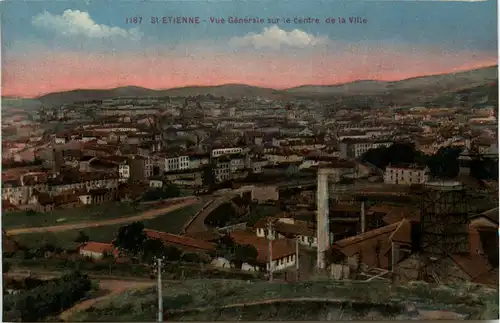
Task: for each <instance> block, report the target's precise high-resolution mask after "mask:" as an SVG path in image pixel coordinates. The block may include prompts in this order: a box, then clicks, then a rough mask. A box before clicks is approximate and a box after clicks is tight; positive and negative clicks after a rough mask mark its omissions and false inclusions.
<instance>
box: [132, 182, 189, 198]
mask: <svg viewBox="0 0 500 323" xmlns="http://www.w3.org/2000/svg"><path fill="white" fill-rule="evenodd" d="M179 196H181V190H180V189H179V188H178V187H177V186H175V185H173V184H166V185H163V187H161V188H154V189H150V190H148V191H147V192H146V193H144V195H143V197H142V199H143V200H144V201H156V200H162V199H168V198H173V197H179Z"/></svg>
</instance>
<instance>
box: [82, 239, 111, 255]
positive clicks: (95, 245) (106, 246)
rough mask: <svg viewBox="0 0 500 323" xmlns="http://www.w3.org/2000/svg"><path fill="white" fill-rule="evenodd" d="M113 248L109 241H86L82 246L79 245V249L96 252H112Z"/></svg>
mask: <svg viewBox="0 0 500 323" xmlns="http://www.w3.org/2000/svg"><path fill="white" fill-rule="evenodd" d="M114 250H115V246H113V245H112V244H111V243H102V242H93V241H90V242H87V243H85V244H84V245H83V246H81V247H80V251H90V252H96V253H113V251H114Z"/></svg>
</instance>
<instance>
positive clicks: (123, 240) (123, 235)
mask: <svg viewBox="0 0 500 323" xmlns="http://www.w3.org/2000/svg"><path fill="white" fill-rule="evenodd" d="M145 240H146V234H145V233H144V225H143V224H142V223H141V222H134V223H131V224H129V225H126V226H123V227H121V228H120V229H119V230H118V235H117V236H116V239H115V240H114V241H113V244H114V246H115V247H117V248H119V249H122V250H125V251H128V252H130V253H132V254H137V253H138V252H140V251H141V250H142V246H143V243H144V241H145Z"/></svg>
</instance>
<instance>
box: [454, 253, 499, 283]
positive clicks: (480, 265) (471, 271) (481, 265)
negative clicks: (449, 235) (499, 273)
mask: <svg viewBox="0 0 500 323" xmlns="http://www.w3.org/2000/svg"><path fill="white" fill-rule="evenodd" d="M451 259H452V260H453V261H454V262H455V263H456V264H457V265H458V266H459V267H460V268H461V269H462V270H463V271H464V272H465V273H466V274H467V275H469V277H470V278H471V279H472V280H475V279H479V278H480V277H481V276H483V275H485V274H487V273H488V272H490V271H491V270H493V268H492V266H491V265H490V263H489V262H488V259H487V258H486V257H484V256H480V255H452V256H451ZM483 278H484V277H483Z"/></svg>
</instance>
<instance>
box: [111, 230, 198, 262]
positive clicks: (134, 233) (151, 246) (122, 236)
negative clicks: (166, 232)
mask: <svg viewBox="0 0 500 323" xmlns="http://www.w3.org/2000/svg"><path fill="white" fill-rule="evenodd" d="M113 244H114V246H115V247H117V248H119V249H120V250H121V251H122V252H125V253H126V254H128V255H130V256H139V257H140V258H141V259H142V261H144V262H152V261H153V259H154V258H155V257H165V258H166V259H167V260H168V261H185V262H201V261H202V259H201V258H200V257H199V256H198V255H197V254H195V253H183V252H182V251H181V250H180V249H179V248H176V247H175V246H168V245H165V244H164V243H163V242H162V241H160V240H158V239H150V238H148V237H147V235H146V234H145V233H144V224H142V223H141V222H133V223H131V224H129V225H126V226H123V227H121V228H120V229H119V230H118V235H117V236H116V238H115V240H114V241H113Z"/></svg>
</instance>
